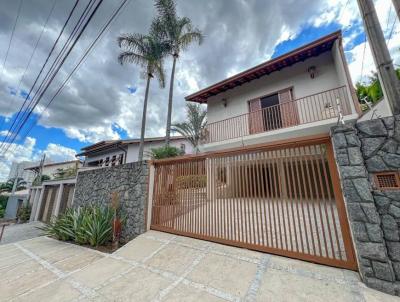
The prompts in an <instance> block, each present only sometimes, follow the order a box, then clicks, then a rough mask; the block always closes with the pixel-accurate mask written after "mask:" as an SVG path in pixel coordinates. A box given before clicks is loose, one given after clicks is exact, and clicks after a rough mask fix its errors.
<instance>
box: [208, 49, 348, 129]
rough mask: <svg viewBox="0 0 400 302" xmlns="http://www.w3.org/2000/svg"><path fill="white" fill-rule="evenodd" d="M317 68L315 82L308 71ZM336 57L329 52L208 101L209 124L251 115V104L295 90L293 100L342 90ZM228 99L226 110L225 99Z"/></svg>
mask: <svg viewBox="0 0 400 302" xmlns="http://www.w3.org/2000/svg"><path fill="white" fill-rule="evenodd" d="M310 66H315V67H316V70H317V74H316V76H315V78H314V79H311V78H310V76H309V74H308V71H307V69H308V67H310ZM341 80H343V79H339V77H338V73H337V70H336V66H335V62H334V61H333V57H332V53H331V52H325V53H323V54H321V55H319V56H318V57H313V58H310V59H308V60H306V61H304V62H301V63H297V64H295V65H293V66H291V67H287V68H284V69H282V70H281V71H276V72H273V73H272V74H270V75H267V76H264V77H262V78H260V79H257V80H253V81H251V82H249V83H246V84H244V85H242V86H239V87H236V88H234V89H231V90H228V91H226V92H224V93H221V94H219V95H217V96H214V97H211V98H209V99H208V101H207V103H208V112H207V119H208V123H212V122H216V121H220V120H223V119H226V118H230V117H234V116H237V115H240V114H244V113H247V112H249V109H248V103H247V101H248V100H251V99H254V98H257V97H260V96H263V95H267V94H271V93H274V92H277V91H279V90H282V89H285V88H289V87H293V97H294V98H295V99H298V98H302V97H305V96H308V95H311V94H314V93H318V92H321V91H325V90H329V89H333V88H336V87H339V86H341V85H342V84H341ZM223 98H225V99H227V106H226V107H224V106H223V103H222V101H221V100H222V99H223Z"/></svg>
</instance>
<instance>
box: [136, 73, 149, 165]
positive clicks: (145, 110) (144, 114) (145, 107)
mask: <svg viewBox="0 0 400 302" xmlns="http://www.w3.org/2000/svg"><path fill="white" fill-rule="evenodd" d="M151 77H152V75H151V74H148V75H147V83H146V92H145V94H144V104H143V116H142V129H141V132H140V144H139V156H138V161H142V160H143V150H144V134H145V132H146V112H147V100H148V97H149V86H150V80H151Z"/></svg>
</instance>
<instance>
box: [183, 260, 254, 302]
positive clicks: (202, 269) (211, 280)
mask: <svg viewBox="0 0 400 302" xmlns="http://www.w3.org/2000/svg"><path fill="white" fill-rule="evenodd" d="M256 271H257V264H254V263H249V262H245V261H242V260H238V259H232V258H228V257H224V256H220V255H214V254H209V255H207V256H206V257H205V258H204V259H203V260H202V261H201V262H200V263H199V264H198V265H197V266H196V267H195V268H194V270H193V271H192V272H191V273H190V274H189V275H188V277H187V278H188V279H190V280H192V281H194V282H197V283H201V284H205V285H207V286H210V287H214V288H216V289H219V290H221V291H224V292H228V293H231V294H233V295H235V296H239V297H243V296H244V295H245V294H246V292H247V290H248V288H249V286H250V284H251V282H252V280H253V278H254V276H255V273H256Z"/></svg>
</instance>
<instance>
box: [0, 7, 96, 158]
mask: <svg viewBox="0 0 400 302" xmlns="http://www.w3.org/2000/svg"><path fill="white" fill-rule="evenodd" d="M102 2H103V0H100V1H99V2H98V3H97V4H96V6H95V8H94V9H93V11H92V12H91V14H90V16H89V18H88V19H87V20H86V21H85V23H84V25H83V27H82V30H81V31H80V32H79V34H78V36H77V37H76V39H75V40H74V42H73V44H72V45H71V47H70V49H69V50H68V51H67V53H66V55H65V56H64V58H63V59H62V61H61V62H60V64H59V66H58V67H57V69H56V71H55V72H54V73H53V75H52V77H51V78H50V80H49V82H48V83H47V84H46V87H45V89H44V90H43V91H42V92H41V93H40V95H39V97H38V99H37V101H36V102H35V104H34V106H33V107H32V109H31V110H30V112H29V113H28V115H27V116H26V117H25V119H24V120H23V122H22V124H21V126H20V127H19V128H18V130H17V132H16V133H15V134H14V137H13V138H12V140H11V142H9V144H8V145H7V146H6V149H5V151H4V152H3V154H5V153H6V152H7V151H8V149H9V148H10V146H11V145H12V144H13V142H14V141H15V139H16V137H17V136H18V134H19V132H20V131H21V128H22V127H23V126H24V125H25V123H26V121H27V120H28V118H29V117H30V115H31V114H32V112H33V110H34V109H35V107H36V106H37V105H38V103H39V102H40V100H41V98H42V97H43V94H44V93H45V92H46V90H47V89H48V87H49V86H50V84H51V83H52V81H53V80H54V77H55V76H56V75H57V73H58V71H59V70H60V68H61V67H62V65H63V64H64V62H65V60H66V59H67V58H68V56H69V54H70V53H71V51H72V49H73V48H74V46H75V45H76V43H77V42H78V41H79V39H80V37H81V36H82V34H83V32H84V31H85V29H86V27H87V26H88V25H89V23H90V21H91V20H92V18H93V16H94V15H95V13H96V11H97V10H98V9H99V7H100V5H101V4H102Z"/></svg>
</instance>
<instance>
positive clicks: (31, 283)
mask: <svg viewBox="0 0 400 302" xmlns="http://www.w3.org/2000/svg"><path fill="white" fill-rule="evenodd" d="M56 279H57V276H56V275H55V274H53V273H52V272H50V271H48V270H46V269H42V270H40V271H37V272H35V274H26V275H23V276H22V277H20V278H18V279H15V280H13V281H12V282H0V293H1V299H2V300H3V301H5V300H7V299H10V298H13V297H16V296H17V295H20V294H23V293H25V292H26V291H28V290H30V289H33V288H36V287H38V286H41V285H44V284H47V283H48V282H50V281H54V280H56Z"/></svg>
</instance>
